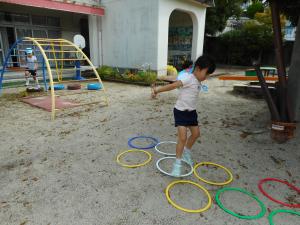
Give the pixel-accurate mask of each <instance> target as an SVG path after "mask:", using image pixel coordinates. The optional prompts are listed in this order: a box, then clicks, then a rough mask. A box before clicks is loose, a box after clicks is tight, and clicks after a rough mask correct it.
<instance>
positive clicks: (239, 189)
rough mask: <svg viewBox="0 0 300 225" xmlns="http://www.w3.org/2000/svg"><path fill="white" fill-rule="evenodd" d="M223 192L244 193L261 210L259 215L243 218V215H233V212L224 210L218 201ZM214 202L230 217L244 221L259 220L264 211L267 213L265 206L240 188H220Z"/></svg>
mask: <svg viewBox="0 0 300 225" xmlns="http://www.w3.org/2000/svg"><path fill="white" fill-rule="evenodd" d="M225 191H238V192H241V193H244V194H246V195H248V196H249V197H251V198H253V199H254V200H256V202H258V204H259V205H260V208H261V211H260V213H258V214H257V215H255V216H244V215H240V214H238V213H235V212H233V211H231V210H229V209H227V208H225V206H224V205H223V204H222V203H221V201H220V194H221V193H223V192H225ZM216 202H217V204H218V206H219V207H220V208H221V209H223V210H224V211H225V212H227V213H228V214H230V215H232V216H235V217H237V218H240V219H245V220H255V219H259V218H261V217H263V216H264V215H265V214H266V211H267V209H266V206H265V205H264V203H263V202H262V201H261V200H259V199H258V197H256V196H255V195H253V194H251V193H250V192H248V191H246V190H244V189H241V188H232V187H226V188H222V189H220V190H218V191H217V194H216Z"/></svg>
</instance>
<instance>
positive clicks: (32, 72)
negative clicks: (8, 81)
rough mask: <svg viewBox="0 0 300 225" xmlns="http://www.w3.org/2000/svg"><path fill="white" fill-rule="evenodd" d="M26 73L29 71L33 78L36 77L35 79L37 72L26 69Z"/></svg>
mask: <svg viewBox="0 0 300 225" xmlns="http://www.w3.org/2000/svg"><path fill="white" fill-rule="evenodd" d="M25 71H28V72H29V73H30V74H31V76H34V77H35V76H36V70H30V69H28V68H26V70H25Z"/></svg>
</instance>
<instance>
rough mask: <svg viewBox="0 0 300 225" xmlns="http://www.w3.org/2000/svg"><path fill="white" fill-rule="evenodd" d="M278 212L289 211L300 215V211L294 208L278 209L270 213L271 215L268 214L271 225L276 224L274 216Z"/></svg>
mask: <svg viewBox="0 0 300 225" xmlns="http://www.w3.org/2000/svg"><path fill="white" fill-rule="evenodd" d="M278 213H288V214H292V215H297V216H300V213H299V212H296V211H293V210H288V209H278V210H274V211H272V212H271V213H270V214H269V216H268V219H269V223H270V225H275V223H274V222H273V217H274V216H275V215H276V214H278Z"/></svg>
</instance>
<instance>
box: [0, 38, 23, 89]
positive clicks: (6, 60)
mask: <svg viewBox="0 0 300 225" xmlns="http://www.w3.org/2000/svg"><path fill="white" fill-rule="evenodd" d="M22 41H23V38H21V39H18V40H17V41H16V42H15V43H14V44H13V45H12V46H11V48H10V49H9V50H8V53H7V55H6V57H5V60H4V63H3V67H2V71H1V76H0V94H1V90H2V80H3V74H4V71H5V69H6V67H7V63H8V60H9V58H10V55H11V52H12V51H13V49H14V48H15V47H16V46H17V45H18V44H19V43H21V42H22Z"/></svg>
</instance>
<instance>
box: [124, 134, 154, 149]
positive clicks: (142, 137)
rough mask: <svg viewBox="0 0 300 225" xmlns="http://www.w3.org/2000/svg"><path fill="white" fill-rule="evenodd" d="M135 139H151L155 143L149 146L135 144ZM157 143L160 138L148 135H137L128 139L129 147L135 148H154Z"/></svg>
mask: <svg viewBox="0 0 300 225" xmlns="http://www.w3.org/2000/svg"><path fill="white" fill-rule="evenodd" d="M135 139H151V140H152V141H154V143H152V144H150V145H149V146H146V147H141V146H135V145H133V144H132V142H133V141H134V140H135ZM157 143H158V140H157V139H156V138H153V137H148V136H137V137H133V138H130V139H129V140H128V145H129V147H131V148H135V149H151V148H154V147H155V145H157Z"/></svg>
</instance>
